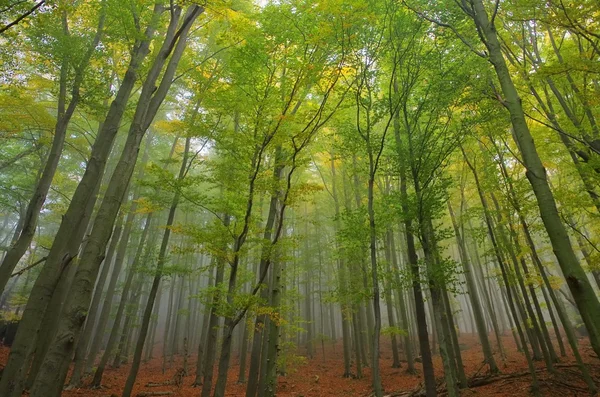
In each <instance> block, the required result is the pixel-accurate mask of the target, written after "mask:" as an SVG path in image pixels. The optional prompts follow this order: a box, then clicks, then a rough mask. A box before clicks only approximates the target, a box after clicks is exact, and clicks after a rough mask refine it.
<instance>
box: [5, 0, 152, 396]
mask: <svg viewBox="0 0 600 397" xmlns="http://www.w3.org/2000/svg"><path fill="white" fill-rule="evenodd" d="M161 12H162V6H161V5H159V4H157V5H156V6H155V10H154V13H153V18H152V21H151V22H150V24H149V25H148V27H147V28H146V30H145V32H144V33H143V38H142V39H140V40H139V41H137V42H136V43H135V45H134V48H133V51H132V56H131V59H130V62H129V65H128V68H127V71H126V72H125V76H124V77H123V79H122V81H121V85H120V87H119V90H118V91H117V94H116V97H115V99H114V100H113V101H112V103H111V105H110V108H109V110H108V113H107V115H106V117H105V119H104V122H103V123H102V124H101V127H100V128H99V133H98V135H97V137H96V141H95V142H94V145H93V146H92V152H91V155H90V159H89V161H88V163H87V166H86V170H85V173H84V175H83V177H82V179H81V181H80V183H79V184H78V185H77V188H76V190H75V193H74V195H73V197H72V198H71V202H70V204H69V208H68V209H67V211H66V213H65V214H64V215H63V217H62V220H61V223H60V226H59V229H58V231H57V233H56V236H55V239H54V242H53V244H52V247H51V249H50V252H49V253H48V258H47V259H46V263H45V265H44V267H43V268H42V271H41V272H40V274H39V276H38V278H37V279H36V281H35V283H34V287H33V289H32V293H31V295H30V297H29V300H28V302H27V306H26V307H25V310H24V312H23V317H22V319H21V322H20V324H19V330H18V332H17V335H16V336H15V340H14V342H13V345H12V348H11V351H10V355H9V358H8V362H7V364H6V367H5V368H4V371H3V374H2V379H1V380H0V395H3V396H7V397H9V396H10V397H20V394H21V391H22V388H23V381H24V377H25V374H26V371H27V364H28V362H29V360H30V358H31V356H32V354H33V347H34V346H35V339H36V338H37V335H38V332H39V327H40V324H41V321H42V319H43V316H44V312H45V311H46V308H47V307H48V303H49V301H50V299H51V296H52V293H53V291H54V288H55V286H56V283H57V282H58V280H59V278H60V277H61V274H62V273H63V270H64V269H65V267H66V266H67V265H68V264H69V263H70V262H71V260H72V259H73V258H74V257H75V256H76V255H77V252H78V250H79V245H80V243H81V239H82V238H83V234H84V232H85V230H86V228H87V224H88V222H89V219H90V216H91V212H92V210H93V207H94V203H95V200H96V195H97V192H98V188H99V181H100V180H101V176H102V174H103V173H104V169H105V166H106V161H107V159H108V155H109V153H110V151H111V149H112V146H113V142H114V138H115V136H116V133H117V131H118V129H119V125H120V122H121V118H122V116H123V114H124V112H125V109H126V106H127V103H128V100H129V97H130V95H131V92H132V90H133V87H134V85H135V82H136V80H137V77H138V71H139V68H140V66H141V64H142V62H143V60H144V59H145V57H146V56H147V55H148V52H149V48H150V42H151V40H152V37H153V36H154V31H155V25H156V23H157V21H158V17H159V16H160V13H161Z"/></svg>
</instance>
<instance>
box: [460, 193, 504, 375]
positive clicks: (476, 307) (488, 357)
mask: <svg viewBox="0 0 600 397" xmlns="http://www.w3.org/2000/svg"><path fill="white" fill-rule="evenodd" d="M448 211H449V212H450V219H451V220H452V226H453V227H454V234H455V236H456V241H457V243H458V249H459V254H460V258H461V262H462V264H463V268H464V272H465V279H466V281H467V289H468V291H469V300H470V302H471V307H472V309H473V314H474V317H475V326H476V327H477V334H478V335H479V341H480V342H481V348H482V350H483V357H484V360H485V362H486V363H487V364H488V366H489V368H490V372H491V373H497V372H498V366H497V365H496V360H495V359H494V355H493V353H492V347H491V345H490V341H489V339H488V330H487V327H486V325H485V320H484V317H483V310H482V308H481V301H480V299H479V294H478V292H477V287H476V285H475V278H474V277H473V269H472V267H471V262H470V260H469V256H468V254H467V248H466V246H465V242H464V239H463V237H462V235H461V234H460V230H459V228H458V224H457V222H456V218H455V216H454V211H453V210H452V206H451V205H450V202H448Z"/></svg>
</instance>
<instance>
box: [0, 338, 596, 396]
mask: <svg viewBox="0 0 600 397" xmlns="http://www.w3.org/2000/svg"><path fill="white" fill-rule="evenodd" d="M382 342H384V346H383V353H382V356H381V373H382V379H383V385H384V389H385V390H386V392H387V393H388V395H392V396H394V395H400V393H402V392H409V391H411V390H413V389H415V388H418V387H419V383H420V381H421V378H420V375H419V374H417V375H410V374H407V373H406V372H405V367H406V366H405V364H403V366H404V367H403V368H391V363H392V360H391V352H390V350H389V346H387V345H386V344H385V342H387V341H386V340H385V339H384V338H383V337H382ZM581 343H582V346H581V353H582V356H584V360H585V361H586V362H587V363H588V364H590V369H591V372H592V376H593V377H594V379H595V380H596V383H597V384H598V385H600V361H599V360H598V359H597V358H595V355H594V354H593V352H592V350H591V348H590V347H589V346H588V343H587V342H586V341H582V342H581ZM461 344H464V345H465V350H464V351H463V352H462V353H463V354H462V357H463V361H464V365H465V369H466V371H467V376H469V377H472V376H473V375H475V374H476V373H477V372H478V371H479V375H478V376H479V377H480V376H482V375H484V372H485V369H482V368H481V360H482V355H481V351H480V349H479V344H478V340H477V338H476V337H475V336H473V335H463V336H462V337H461ZM504 345H505V348H506V350H507V353H508V354H507V359H506V360H505V361H504V362H502V360H501V358H500V357H499V356H497V359H498V364H499V365H500V367H501V371H502V374H501V375H500V378H499V379H497V380H496V381H494V382H493V383H490V384H488V385H485V386H480V387H474V388H472V389H468V390H464V391H463V393H462V395H463V396H497V397H508V396H510V397H521V396H529V395H531V394H530V392H529V389H530V385H531V377H530V376H529V373H528V372H529V371H528V370H527V364H526V361H525V358H524V356H523V355H522V354H520V353H518V352H517V351H516V348H515V345H514V342H513V341H512V339H511V338H510V337H508V336H506V337H505V338H504ZM341 348H342V346H341V343H340V342H338V344H337V346H336V348H335V350H334V348H333V347H332V346H328V347H326V352H325V358H324V357H323V354H322V351H320V350H319V351H318V354H317V355H316V356H315V358H313V359H312V360H308V361H307V362H306V363H305V364H300V365H298V366H297V367H295V368H293V369H291V370H290V371H289V374H288V375H287V376H285V377H279V385H278V393H277V395H278V396H280V397H318V396H369V395H370V390H371V387H370V382H371V379H370V370H369V368H366V369H364V374H363V375H364V377H363V378H362V379H345V378H342V377H341V374H342V368H343V363H342V356H341V355H342V350H341ZM8 350H9V349H8V348H6V347H0V363H5V362H6V358H7V356H8ZM434 360H435V361H434V364H435V367H436V376H438V377H441V376H442V371H441V367H442V365H441V360H440V358H439V357H437V356H436V357H435V358H434ZM180 363H181V361H176V362H175V364H174V365H173V366H172V367H171V368H170V369H168V370H167V371H166V373H165V374H163V373H162V370H161V364H162V361H161V360H160V359H154V360H153V361H151V362H149V363H146V364H143V365H142V367H141V370H140V373H139V375H138V379H137V383H136V387H135V389H134V393H133V396H135V395H137V394H138V393H140V392H144V391H147V392H156V391H171V392H172V393H173V394H172V395H173V396H175V397H191V396H194V397H196V396H199V395H200V389H199V388H193V387H191V383H192V381H193V377H192V376H188V377H186V378H185V380H184V382H183V386H182V387H181V388H177V387H176V386H164V387H152V388H148V387H145V385H146V383H148V382H163V381H166V380H169V379H171V378H172V376H173V374H174V373H175V372H176V370H177V368H179V366H180ZM573 363H574V359H573V358H572V356H570V355H569V356H568V357H566V358H561V363H560V364H558V374H557V375H550V374H549V373H548V372H547V371H546V370H545V369H544V364H543V362H538V363H536V367H537V368H538V371H537V373H538V376H539V377H540V380H541V393H540V394H541V395H542V396H560V397H567V396H585V395H589V392H587V390H586V388H585V384H584V383H583V381H582V380H581V378H580V376H579V373H578V371H577V368H576V367H575V366H574V364H573ZM191 364H192V365H191V368H192V369H193V368H194V365H195V363H194V362H192V363H191ZM417 368H418V369H419V371H420V369H421V366H420V364H417ZM128 370H129V367H127V366H123V367H122V368H120V369H118V370H117V369H112V368H109V369H107V370H106V372H105V374H104V384H103V386H104V387H103V388H102V389H100V390H90V389H88V388H82V389H78V390H71V391H65V392H64V393H63V396H65V397H76V396H89V397H109V396H111V395H113V394H114V395H115V396H119V397H120V395H121V390H122V387H123V385H124V384H125V378H126V377H127V373H128ZM238 370H239V365H238V364H237V363H236V364H235V365H233V366H232V367H231V369H230V371H229V382H228V385H227V392H226V395H227V396H244V392H245V385H240V384H237V383H236V382H237V375H238ZM215 376H216V374H215ZM87 381H89V379H87Z"/></svg>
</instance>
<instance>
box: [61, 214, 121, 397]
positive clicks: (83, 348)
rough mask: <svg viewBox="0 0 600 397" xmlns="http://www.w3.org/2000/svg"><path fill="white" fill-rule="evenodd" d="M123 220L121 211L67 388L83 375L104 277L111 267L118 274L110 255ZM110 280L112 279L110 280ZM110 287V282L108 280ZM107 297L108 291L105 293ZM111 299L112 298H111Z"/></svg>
mask: <svg viewBox="0 0 600 397" xmlns="http://www.w3.org/2000/svg"><path fill="white" fill-rule="evenodd" d="M123 221H124V214H123V213H121V214H120V215H119V220H118V221H117V225H116V226H115V230H114V232H113V235H112V238H111V242H110V245H109V246H108V250H107V255H106V259H105V260H104V265H103V267H102V271H101V272H100V276H99V277H98V281H97V282H96V288H95V290H94V297H93V298H92V302H91V304H90V309H89V314H88V316H87V318H86V322H85V327H84V330H83V334H82V338H81V340H80V341H79V343H78V344H77V348H76V349H75V357H74V359H73V360H74V362H75V365H74V366H73V372H72V375H71V380H70V381H69V385H68V386H67V388H68V389H71V388H75V387H79V386H80V385H81V377H82V376H83V369H84V366H85V356H86V355H87V350H88V347H89V342H90V339H91V337H92V332H93V330H94V329H95V328H97V325H96V315H97V313H98V309H99V306H100V299H101V298H102V295H103V292H104V284H105V282H106V279H107V278H108V273H109V269H110V268H111V267H113V277H114V276H115V275H116V274H118V272H119V270H118V269H116V265H117V264H116V261H115V265H114V266H113V264H112V262H113V261H112V257H113V254H114V253H115V251H116V250H117V244H118V243H119V240H120V238H121V234H122V230H123ZM111 281H112V280H111ZM109 287H110V282H109ZM107 298H108V293H107ZM111 301H112V299H111ZM104 307H110V305H109V304H105V305H104Z"/></svg>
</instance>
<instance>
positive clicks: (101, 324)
mask: <svg viewBox="0 0 600 397" xmlns="http://www.w3.org/2000/svg"><path fill="white" fill-rule="evenodd" d="M151 142H152V139H151V136H150V135H149V136H148V138H147V141H146V149H145V150H144V155H143V158H142V162H141V167H140V170H139V173H138V179H140V180H141V179H142V178H143V176H144V169H145V165H146V163H147V161H148V156H149V149H150V145H151ZM139 197H140V191H139V188H138V189H136V192H135V193H134V195H133V199H132V204H131V208H130V209H129V212H128V214H127V218H126V220H125V227H124V229H123V232H122V237H121V239H120V241H119V245H118V246H117V248H116V250H117V254H116V257H115V263H114V266H113V269H112V274H111V278H110V281H109V282H108V287H107V288H106V295H105V299H104V301H105V304H104V305H103V306H102V310H101V312H100V316H99V317H98V322H97V324H96V325H95V326H94V328H93V329H91V330H90V333H91V335H90V338H91V345H90V348H89V352H87V351H86V352H85V353H84V354H86V357H85V359H84V360H82V364H81V365H82V367H83V370H84V371H85V372H86V373H88V372H90V371H91V369H92V367H93V365H94V363H95V361H96V356H97V355H98V352H99V351H100V346H101V343H102V338H103V336H104V330H105V328H106V324H107V322H108V318H109V315H110V311H111V308H112V305H111V304H110V303H111V302H112V301H113V298H114V295H115V290H116V286H117V281H118V279H119V276H120V274H121V269H122V267H123V262H124V261H125V253H126V251H127V247H128V245H129V242H130V241H129V236H130V234H131V230H132V229H133V225H134V221H135V215H136V211H137V206H138V199H139ZM142 235H143V236H144V238H145V234H144V233H143V232H142ZM113 238H114V237H113ZM138 244H139V245H141V246H143V245H144V241H143V240H141V239H140V241H139V242H138ZM101 297H102V291H96V292H95V295H94V298H93V299H92V303H91V306H92V307H93V306H94V305H95V304H96V305H97V304H98V302H99V300H100V299H101ZM94 302H96V303H94ZM86 327H87V325H86ZM78 349H79V346H78ZM77 354H78V353H77V352H75V367H74V369H73V376H72V378H71V381H70V384H71V385H73V386H76V385H77V384H78V382H76V381H77V379H76V378H75V374H76V371H77ZM74 378H75V379H74Z"/></svg>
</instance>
